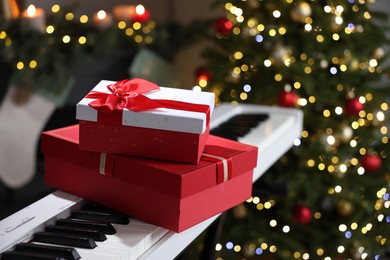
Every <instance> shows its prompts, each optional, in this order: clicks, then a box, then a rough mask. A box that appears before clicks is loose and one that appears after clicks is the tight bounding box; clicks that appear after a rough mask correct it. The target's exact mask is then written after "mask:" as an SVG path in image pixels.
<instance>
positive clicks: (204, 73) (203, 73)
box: [195, 67, 211, 81]
mask: <svg viewBox="0 0 390 260" xmlns="http://www.w3.org/2000/svg"><path fill="white" fill-rule="evenodd" d="M195 77H196V80H197V81H199V80H201V79H204V80H206V81H209V80H210V78H211V71H209V70H208V69H206V68H205V67H199V68H197V69H196V71H195Z"/></svg>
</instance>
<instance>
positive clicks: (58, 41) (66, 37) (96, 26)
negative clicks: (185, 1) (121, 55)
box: [0, 4, 156, 91]
mask: <svg viewBox="0 0 390 260" xmlns="http://www.w3.org/2000/svg"><path fill="white" fill-rule="evenodd" d="M73 9H74V7H73V6H66V5H59V4H54V5H52V6H51V8H50V9H49V10H46V11H45V10H43V9H42V8H40V7H35V6H34V5H29V6H28V7H27V8H26V9H25V10H16V11H15V10H13V11H12V13H13V14H14V15H13V16H11V17H1V15H0V19H2V20H3V21H4V23H1V25H0V56H1V57H2V59H3V61H5V62H6V63H7V64H8V65H9V67H10V68H11V70H12V71H13V73H12V74H13V75H14V77H13V79H15V81H17V84H16V85H21V86H20V87H24V88H27V89H28V88H30V87H31V86H29V84H35V86H34V87H37V86H38V87H37V88H44V87H43V86H44V85H49V86H45V91H50V90H51V89H53V88H54V87H52V86H51V85H54V84H53V82H56V85H58V84H59V82H61V77H60V76H61V75H68V76H67V77H66V78H67V79H68V78H70V77H72V74H73V73H74V69H73V67H76V66H75V64H71V63H70V62H69V63H67V62H61V61H60V60H64V61H71V60H72V59H74V60H75V61H76V60H77V58H79V57H82V55H90V56H93V55H99V54H101V53H102V52H109V51H114V50H118V49H125V48H137V47H140V46H147V45H150V44H152V43H153V42H154V35H153V32H154V30H155V28H156V23H155V22H154V21H153V20H152V19H151V18H150V12H149V10H147V9H146V8H145V7H144V6H143V5H120V6H114V7H113V9H112V12H108V11H106V10H99V11H97V12H96V13H95V14H93V15H89V16H88V15H86V14H81V15H78V14H77V15H76V13H77V12H76V11H75V10H73ZM110 37H112V38H113V39H112V40H110ZM26 38H29V40H26ZM104 38H107V39H104ZM99 52H100V53H99ZM50 55H52V56H50ZM53 55H54V56H56V57H57V59H56V58H54V59H53ZM56 60H57V61H56ZM76 65H77V64H76ZM53 70H55V72H57V73H53ZM42 74H44V75H45V76H44V77H46V80H45V82H48V83H47V84H45V82H43V78H44V77H42ZM55 77H56V78H55ZM21 79H24V81H22V82H20V81H21ZM40 80H41V82H40ZM65 87H67V82H63V84H62V86H61V87H60V88H61V89H64V88H65ZM31 88H32V87H31ZM57 88H58V86H57Z"/></svg>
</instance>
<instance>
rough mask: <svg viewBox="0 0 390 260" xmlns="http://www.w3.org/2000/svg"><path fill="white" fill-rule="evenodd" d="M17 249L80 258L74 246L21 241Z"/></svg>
mask: <svg viewBox="0 0 390 260" xmlns="http://www.w3.org/2000/svg"><path fill="white" fill-rule="evenodd" d="M14 250H15V251H18V252H30V253H40V254H45V255H54V256H58V257H63V258H65V259H71V260H77V259H80V255H79V254H78V253H77V251H76V250H75V249H74V248H71V247H59V246H49V245H40V244H32V243H19V244H17V245H16V246H15V249H14Z"/></svg>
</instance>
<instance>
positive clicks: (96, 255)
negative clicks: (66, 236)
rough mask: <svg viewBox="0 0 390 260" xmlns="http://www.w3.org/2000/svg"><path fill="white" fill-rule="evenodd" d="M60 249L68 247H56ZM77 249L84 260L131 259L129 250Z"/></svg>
mask: <svg viewBox="0 0 390 260" xmlns="http://www.w3.org/2000/svg"><path fill="white" fill-rule="evenodd" d="M31 243H33V244H39V245H53V244H48V243H41V242H31ZM56 246H59V247H66V246H63V245H56ZM73 248H74V249H76V251H77V253H79V255H80V257H81V259H82V260H84V259H91V260H92V259H96V260H105V259H109V260H111V259H130V258H129V256H128V251H127V250H120V249H117V250H112V249H111V248H98V247H95V248H94V249H85V248H80V247H73Z"/></svg>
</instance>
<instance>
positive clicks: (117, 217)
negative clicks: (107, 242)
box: [71, 210, 129, 225]
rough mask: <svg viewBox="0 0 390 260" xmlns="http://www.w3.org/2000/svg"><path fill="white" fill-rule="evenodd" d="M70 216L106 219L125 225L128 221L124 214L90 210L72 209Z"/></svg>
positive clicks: (93, 219)
mask: <svg viewBox="0 0 390 260" xmlns="http://www.w3.org/2000/svg"><path fill="white" fill-rule="evenodd" d="M71 217H72V218H76V219H85V220H92V221H106V222H110V223H115V224H122V225H127V224H128V223H129V218H128V217H127V216H126V215H122V214H116V213H107V212H98V211H91V210H74V211H72V215H71Z"/></svg>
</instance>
